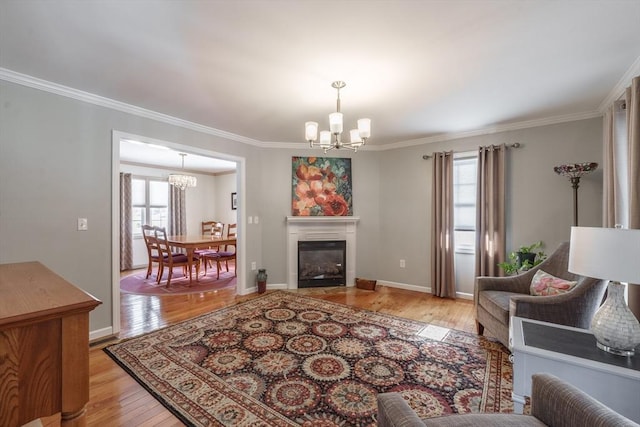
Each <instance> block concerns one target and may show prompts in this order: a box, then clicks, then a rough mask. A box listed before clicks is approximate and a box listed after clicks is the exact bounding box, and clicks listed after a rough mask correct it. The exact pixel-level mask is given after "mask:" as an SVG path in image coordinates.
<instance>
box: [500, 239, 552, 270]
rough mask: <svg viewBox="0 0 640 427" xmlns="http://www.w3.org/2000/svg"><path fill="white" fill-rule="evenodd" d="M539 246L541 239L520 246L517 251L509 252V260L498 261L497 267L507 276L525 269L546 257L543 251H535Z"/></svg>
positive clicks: (540, 245)
mask: <svg viewBox="0 0 640 427" xmlns="http://www.w3.org/2000/svg"><path fill="white" fill-rule="evenodd" d="M541 247H542V241H537V242H535V243H532V244H531V245H529V246H520V247H519V248H518V250H517V251H515V252H511V253H510V254H509V261H505V262H501V263H499V264H498V267H500V268H502V269H503V270H504V272H505V273H506V274H507V275H509V276H510V275H512V274H519V273H521V272H523V271H527V270H529V269H530V268H531V267H535V266H536V265H538V264H540V263H541V262H542V261H544V260H545V259H546V258H547V255H546V254H545V253H544V252H543V251H537V252H536V249H540V248H541Z"/></svg>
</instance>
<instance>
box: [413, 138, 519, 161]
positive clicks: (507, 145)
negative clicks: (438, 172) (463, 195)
mask: <svg viewBox="0 0 640 427" xmlns="http://www.w3.org/2000/svg"><path fill="white" fill-rule="evenodd" d="M504 146H505V147H506V148H520V147H522V144H520V143H519V142H514V143H513V144H505V145H504ZM456 153H457V151H456ZM432 157H433V155H432V154H425V155H423V156H422V158H423V159H425V160H429V159H430V158H432Z"/></svg>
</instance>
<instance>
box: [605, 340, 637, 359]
mask: <svg viewBox="0 0 640 427" xmlns="http://www.w3.org/2000/svg"><path fill="white" fill-rule="evenodd" d="M596 345H597V346H598V348H599V349H600V350H604V351H606V352H607V353H611V354H615V355H616V356H633V355H634V354H636V351H635V350H634V349H631V350H621V349H619V348H613V347H609V346H608V345H605V344H601V343H599V342H597V341H596Z"/></svg>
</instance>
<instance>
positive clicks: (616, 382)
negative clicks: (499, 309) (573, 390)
mask: <svg viewBox="0 0 640 427" xmlns="http://www.w3.org/2000/svg"><path fill="white" fill-rule="evenodd" d="M509 341H510V344H511V352H512V353H513V395H512V398H513V404H514V412H517V413H522V409H523V405H524V403H525V396H531V375H533V374H535V373H537V372H546V373H550V374H552V375H555V376H557V377H558V378H561V379H562V380H564V381H566V382H568V383H569V384H572V385H573V386H575V387H577V388H579V389H581V390H582V391H584V392H585V393H587V394H589V395H590V396H591V397H593V398H595V399H596V400H598V401H600V402H602V403H603V404H605V405H606V406H608V407H609V408H611V409H613V410H614V411H616V412H618V413H619V414H621V415H623V416H625V417H627V418H629V419H631V420H633V421H635V422H640V400H639V399H640V355H638V354H637V353H636V356H634V357H623V356H615V355H613V354H610V353H607V352H604V351H602V350H600V349H599V348H597V347H596V340H595V338H594V336H593V335H592V334H591V333H590V332H589V331H586V330H584V329H578V328H571V327H568V326H562V325H556V324H552V323H546V322H540V321H537V320H531V319H523V318H520V317H512V318H511V328H510V331H509Z"/></svg>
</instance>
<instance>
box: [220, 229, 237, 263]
mask: <svg viewBox="0 0 640 427" xmlns="http://www.w3.org/2000/svg"><path fill="white" fill-rule="evenodd" d="M237 233H238V224H229V226H228V228H227V237H233V238H235V237H237V236H238V234H237ZM220 257H221V258H223V259H221V261H224V264H225V267H226V269H227V271H229V261H230V260H234V261H235V259H236V245H224V250H223V252H222V253H221V254H220Z"/></svg>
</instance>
